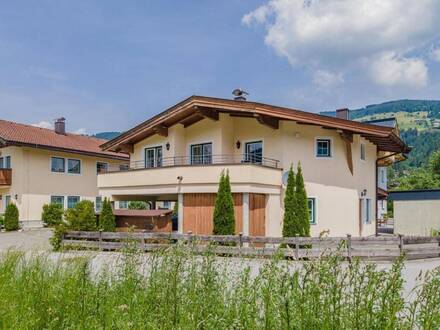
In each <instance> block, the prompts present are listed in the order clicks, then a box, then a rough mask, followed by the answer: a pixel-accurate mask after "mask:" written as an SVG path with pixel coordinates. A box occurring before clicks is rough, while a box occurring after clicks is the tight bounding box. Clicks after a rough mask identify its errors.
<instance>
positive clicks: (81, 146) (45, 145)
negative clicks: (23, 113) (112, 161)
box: [0, 119, 128, 159]
mask: <svg viewBox="0 0 440 330" xmlns="http://www.w3.org/2000/svg"><path fill="white" fill-rule="evenodd" d="M0 142H3V144H6V145H19V146H29V147H34V148H42V149H57V150H60V151H65V152H73V153H80V154H88V155H95V156H99V157H108V158H117V159H128V155H126V154H122V153H116V152H111V151H103V150H102V149H101V148H100V147H99V146H100V145H101V144H103V143H105V142H106V141H105V140H102V139H97V138H94V137H90V136H84V135H78V134H72V133H66V134H65V135H62V134H57V133H55V131H53V130H51V129H47V128H40V127H35V126H31V125H25V124H20V123H15V122H11V121H6V120H1V119H0Z"/></svg>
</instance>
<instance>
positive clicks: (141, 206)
mask: <svg viewBox="0 0 440 330" xmlns="http://www.w3.org/2000/svg"><path fill="white" fill-rule="evenodd" d="M128 208H129V209H130V210H146V209H147V203H146V202H143V201H133V202H130V203H128Z"/></svg>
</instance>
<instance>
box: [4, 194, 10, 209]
mask: <svg viewBox="0 0 440 330" xmlns="http://www.w3.org/2000/svg"><path fill="white" fill-rule="evenodd" d="M9 204H11V196H9V195H6V196H5V209H6V208H7V207H8V205H9Z"/></svg>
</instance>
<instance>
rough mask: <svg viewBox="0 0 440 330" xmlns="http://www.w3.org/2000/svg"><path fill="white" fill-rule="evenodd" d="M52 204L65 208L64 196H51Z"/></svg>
mask: <svg viewBox="0 0 440 330" xmlns="http://www.w3.org/2000/svg"><path fill="white" fill-rule="evenodd" d="M50 203H51V204H57V205H60V206H61V207H62V208H64V196H50Z"/></svg>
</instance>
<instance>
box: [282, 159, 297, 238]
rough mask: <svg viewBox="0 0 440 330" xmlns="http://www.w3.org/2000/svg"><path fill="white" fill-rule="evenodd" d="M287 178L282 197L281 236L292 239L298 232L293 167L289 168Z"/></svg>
mask: <svg viewBox="0 0 440 330" xmlns="http://www.w3.org/2000/svg"><path fill="white" fill-rule="evenodd" d="M288 173H289V174H288V177H287V186H286V193H285V196H284V219H283V236H284V237H293V236H295V235H296V234H299V232H300V230H299V228H298V226H297V223H296V221H295V209H296V198H295V173H294V172H293V166H292V165H291V166H290V169H289V172H288Z"/></svg>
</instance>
